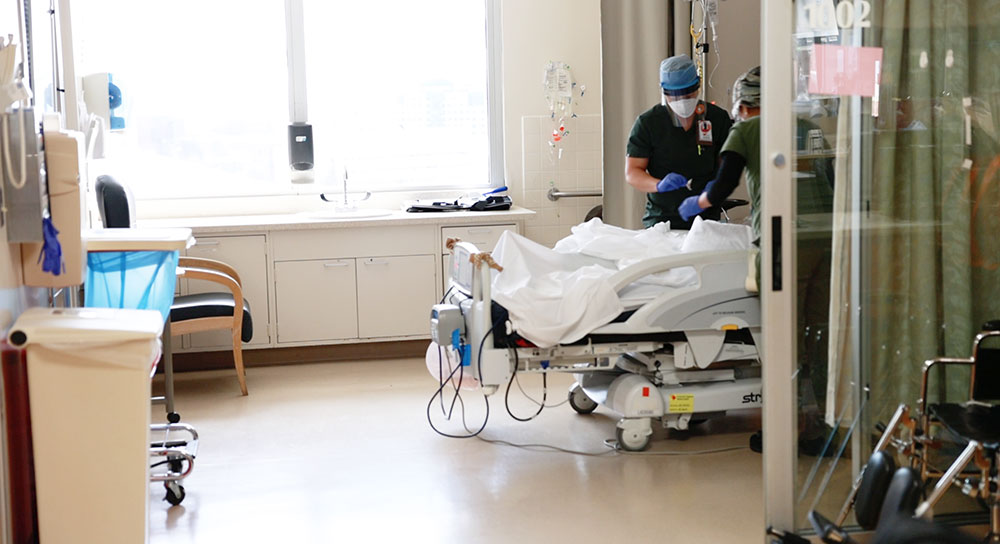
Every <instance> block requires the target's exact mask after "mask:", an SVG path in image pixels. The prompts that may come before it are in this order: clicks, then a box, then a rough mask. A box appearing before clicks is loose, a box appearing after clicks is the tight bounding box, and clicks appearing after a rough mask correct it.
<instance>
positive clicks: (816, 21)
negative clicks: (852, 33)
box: [802, 0, 872, 29]
mask: <svg viewBox="0 0 1000 544" xmlns="http://www.w3.org/2000/svg"><path fill="white" fill-rule="evenodd" d="M802 9H803V11H805V15H806V17H807V19H808V21H809V26H810V27H812V28H814V29H815V28H829V27H832V26H833V24H834V23H836V25H837V26H838V27H840V28H845V29H849V28H870V27H871V26H872V21H871V14H872V4H871V2H869V1H868V0H854V1H852V0H840V2H838V3H837V4H836V5H834V3H833V2H832V1H830V0H827V1H824V0H811V1H810V0H804V1H803V2H802Z"/></svg>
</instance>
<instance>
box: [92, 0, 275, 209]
mask: <svg viewBox="0 0 1000 544" xmlns="http://www.w3.org/2000/svg"><path fill="white" fill-rule="evenodd" d="M284 18H285V13H284V6H283V4H282V3H281V2H259V3H254V5H253V7H252V8H250V7H248V5H247V4H246V3H245V2H242V1H240V0H214V1H212V2H200V3H190V2H184V3H180V4H177V3H174V4H160V3H155V4H154V3H148V4H147V3H135V2H126V1H124V0H105V1H101V2H86V3H81V4H79V5H74V9H73V23H74V36H75V37H76V47H75V54H76V59H77V74H78V75H79V76H86V75H88V74H93V73H99V72H108V73H110V74H111V81H112V83H114V84H115V85H117V86H119V87H120V88H121V91H122V106H121V108H118V111H117V113H116V115H118V116H120V117H122V118H123V120H124V123H125V128H124V130H122V131H120V132H114V133H112V134H111V136H110V137H109V138H108V139H107V142H106V149H105V155H106V156H107V157H109V158H113V159H114V161H113V162H111V161H105V164H101V163H97V164H96V165H95V167H96V168H98V169H102V168H106V169H107V170H106V171H108V172H110V173H112V174H114V175H115V176H116V177H119V178H120V179H121V181H123V182H126V183H127V184H128V185H129V186H130V187H131V189H132V190H133V191H134V192H135V193H136V196H137V197H138V198H159V197H177V196H179V195H183V196H185V197H199V196H230V195H247V194H275V193H278V192H281V191H282V190H287V189H286V188H287V182H286V183H285V184H282V183H281V182H280V181H279V180H282V179H283V177H284V179H287V171H288V155H287V148H286V136H285V135H286V131H287V125H288V108H287V106H286V105H287V103H288V85H287V77H286V73H287V72H286V65H287V62H286V58H285V45H284V44H285V40H284V31H285V24H284ZM98 173H100V172H98Z"/></svg>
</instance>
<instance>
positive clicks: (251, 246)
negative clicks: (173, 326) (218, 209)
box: [185, 234, 271, 349]
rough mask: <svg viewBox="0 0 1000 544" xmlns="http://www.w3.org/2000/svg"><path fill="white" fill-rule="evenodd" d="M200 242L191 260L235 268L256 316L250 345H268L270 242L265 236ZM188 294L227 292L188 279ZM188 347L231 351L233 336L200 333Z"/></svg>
mask: <svg viewBox="0 0 1000 544" xmlns="http://www.w3.org/2000/svg"><path fill="white" fill-rule="evenodd" d="M197 240H198V243H197V244H195V246H194V247H192V248H190V249H188V250H187V254H188V255H190V256H191V257H202V258H205V259H214V260H216V261H222V262H224V263H226V264H228V265H229V266H231V267H233V268H235V269H236V272H237V273H238V274H239V275H240V280H241V281H242V282H243V298H245V299H246V300H247V302H248V303H249V305H250V314H251V315H252V316H253V339H252V340H250V345H252V346H255V345H265V346H266V345H267V344H269V343H270V342H271V339H270V337H269V335H268V316H269V312H268V309H269V308H268V301H267V286H268V280H267V243H266V240H265V237H264V235H262V234H259V235H251V236H218V237H198V238H197ZM185 281H186V282H187V290H186V291H185V292H186V293H188V294H194V293H211V292H219V291H220V290H223V291H224V290H225V288H224V287H222V286H221V285H219V284H217V283H212V282H209V281H203V280H185ZM186 345H187V346H190V347H192V348H215V347H217V348H220V349H226V348H229V349H232V345H233V344H232V335H231V334H229V333H228V332H226V331H211V332H199V333H194V334H191V335H190V339H189V341H188V343H187V344H186Z"/></svg>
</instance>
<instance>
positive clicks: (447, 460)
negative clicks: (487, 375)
mask: <svg viewBox="0 0 1000 544" xmlns="http://www.w3.org/2000/svg"><path fill="white" fill-rule="evenodd" d="M570 380H571V377H570V376H568V375H557V376H553V377H551V378H550V383H549V402H550V403H554V402H561V401H563V400H565V397H566V390H567V386H568V384H569V383H570ZM540 382H541V380H540V378H539V377H538V376H528V377H526V378H525V379H523V381H522V384H523V385H524V386H525V389H526V390H527V391H528V392H529V393H533V394H538V393H540V390H541V387H540ZM435 383H436V382H435V380H434V379H433V378H431V377H430V376H429V375H428V373H427V370H426V368H425V366H424V362H423V361H422V360H419V359H410V360H393V361H376V362H363V363H327V364H313V365H294V366H284V367H268V368H254V369H251V370H250V371H249V373H248V384H249V388H250V396H249V397H240V396H239V388H238V386H237V383H236V378H235V376H234V375H233V373H232V371H229V372H221V371H220V372H207V373H206V372H202V373H189V374H183V375H181V376H180V377H179V378H178V381H177V403H178V409H179V411H180V412H181V414H182V415H183V417H184V421H185V422H188V423H190V424H192V425H194V426H195V427H197V429H198V431H199V432H200V434H201V445H200V451H199V455H198V461H197V464H196V468H195V470H194V472H193V473H192V475H191V477H190V478H188V479H187V480H186V481H185V488H186V490H187V498H186V499H185V501H184V503H183V504H182V505H180V506H176V507H170V506H169V505H168V504H167V503H166V502H164V501H162V498H163V488H162V486H160V485H151V486H150V501H151V534H152V538H151V542H153V543H156V544H159V543H167V542H169V543H178V544H180V543H186V542H212V543H221V542H296V543H302V542H389V541H397V542H436V543H450V542H518V543H530V542H569V541H586V542H668V541H669V542H691V543H716V542H719V543H721V542H725V543H730V542H732V543H739V542H760V540H761V535H762V530H763V505H762V486H761V458H760V456H759V455H757V454H755V453H752V452H750V451H749V450H748V449H745V448H742V449H739V450H737V451H729V452H724V453H711V454H700V455H624V454H607V452H608V451H609V450H608V448H606V446H605V445H604V440H605V439H608V438H613V437H614V427H615V421H616V418H615V416H614V415H613V414H611V413H610V412H608V411H607V410H605V409H604V408H599V409H598V410H597V411H596V412H595V413H594V414H592V415H591V416H580V415H577V414H576V413H574V412H573V410H572V409H571V408H570V407H569V406H568V405H565V404H564V405H562V406H558V407H555V408H549V409H546V410H545V411H543V412H542V414H541V415H540V416H539V417H538V418H537V419H536V420H534V421H531V422H528V423H520V422H517V421H514V420H513V419H512V418H511V417H510V416H508V414H507V413H506V410H505V409H504V402H503V391H500V392H499V393H498V394H496V395H494V396H493V397H491V403H490V418H489V424H488V425H487V427H486V429H485V431H483V433H482V436H483V437H485V438H488V439H497V440H506V441H509V442H514V443H520V444H547V445H552V446H559V447H563V448H567V449H573V450H579V451H586V452H591V453H598V454H604V455H600V456H584V455H574V454H569V453H563V452H554V451H547V450H544V449H541V448H517V447H513V446H510V445H505V444H500V443H488V442H484V441H482V440H478V439H468V440H458V439H451V438H444V437H441V436H439V435H437V434H435V433H434V432H433V431H432V430H431V428H430V427H429V425H428V423H427V415H426V409H427V404H428V400H429V399H430V397H431V395H432V393H433V392H434V389H435ZM539 396H540V395H539ZM465 398H466V403H467V405H468V406H467V409H468V417H467V422H468V424H469V426H470V427H475V426H476V425H477V424H478V423H481V421H482V416H483V400H482V396H481V395H479V394H478V393H476V392H469V393H467V394H466V397H465ZM511 404H512V408H513V409H514V410H515V412H516V413H518V414H519V415H520V416H525V415H529V414H530V413H532V412H533V410H532V409H531V406H530V404H529V403H528V402H527V401H525V400H524V399H523V397H522V395H521V393H520V392H519V391H517V390H516V387H515V389H514V390H513V391H511ZM434 409H435V410H436V414H437V416H438V417H436V418H435V420H436V422H439V423H440V424H441V425H442V426H443V427H446V428H447V429H448V430H449V431H451V432H453V433H459V432H462V429H461V428H460V427H459V426H456V424H455V423H454V422H445V421H443V420H442V418H441V417H440V414H441V409H440V407H439V406H438V405H437V404H435V406H434ZM457 412H458V409H457V408H456V413H457ZM154 416H155V417H154V419H161V418H162V414H161V412H159V411H156V412H154ZM456 419H457V418H456ZM759 425H760V423H759V414H757V413H753V412H751V413H744V414H739V415H735V416H730V417H726V418H724V419H719V420H713V421H710V422H708V423H707V424H705V425H703V426H702V427H700V428H698V429H697V430H695V431H692V432H691V433H690V434H689V435H688V436H687V437H686V438H687V439H686V440H680V439H678V438H677V437H674V438H665V436H664V435H666V434H667V433H665V432H664V431H663V430H657V432H656V435H655V437H656V439H655V440H654V442H653V447H652V448H651V453H660V454H662V453H667V452H691V451H699V450H709V449H718V448H726V447H733V446H737V447H742V446H745V445H746V444H747V437H748V436H749V435H750V433H751V432H753V431H754V430H756V429H757V428H759Z"/></svg>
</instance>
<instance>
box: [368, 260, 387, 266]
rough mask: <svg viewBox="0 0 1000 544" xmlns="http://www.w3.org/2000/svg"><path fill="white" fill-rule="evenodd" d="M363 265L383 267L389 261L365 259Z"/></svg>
mask: <svg viewBox="0 0 1000 544" xmlns="http://www.w3.org/2000/svg"><path fill="white" fill-rule="evenodd" d="M365 264H366V265H369V264H379V265H383V264H389V261H388V260H386V259H366V260H365Z"/></svg>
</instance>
